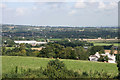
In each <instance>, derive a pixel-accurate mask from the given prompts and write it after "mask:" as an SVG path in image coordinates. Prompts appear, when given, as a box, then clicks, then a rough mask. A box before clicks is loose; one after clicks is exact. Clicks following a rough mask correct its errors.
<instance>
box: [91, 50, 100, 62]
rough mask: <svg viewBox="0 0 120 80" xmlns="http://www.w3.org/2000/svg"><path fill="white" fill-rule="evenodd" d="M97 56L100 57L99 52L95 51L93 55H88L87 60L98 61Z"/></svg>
mask: <svg viewBox="0 0 120 80" xmlns="http://www.w3.org/2000/svg"><path fill="white" fill-rule="evenodd" d="M99 58H100V54H99V53H98V52H96V54H95V55H90V57H89V60H90V61H98V59H99Z"/></svg>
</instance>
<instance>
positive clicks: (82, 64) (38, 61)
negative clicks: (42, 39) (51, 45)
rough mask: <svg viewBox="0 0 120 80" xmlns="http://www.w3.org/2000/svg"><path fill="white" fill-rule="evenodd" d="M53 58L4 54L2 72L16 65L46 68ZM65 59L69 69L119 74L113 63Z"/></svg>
mask: <svg viewBox="0 0 120 80" xmlns="http://www.w3.org/2000/svg"><path fill="white" fill-rule="evenodd" d="M50 60H52V59H48V58H37V57H20V56H2V73H9V72H10V71H11V70H12V69H15V67H16V66H18V67H23V68H26V69H27V68H31V69H37V68H40V67H43V68H46V66H47V63H48V61H50ZM61 61H64V63H65V65H66V67H67V68H68V69H72V70H74V71H78V72H79V73H80V74H81V73H82V72H85V71H86V72H89V71H90V70H91V71H93V72H94V71H102V70H103V71H104V72H106V73H108V74H111V75H112V76H116V75H117V73H118V72H117V66H116V64H112V63H102V62H90V61H82V60H70V59H61Z"/></svg>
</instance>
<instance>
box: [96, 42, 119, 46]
mask: <svg viewBox="0 0 120 80" xmlns="http://www.w3.org/2000/svg"><path fill="white" fill-rule="evenodd" d="M109 45H112V43H97V42H96V43H94V46H109ZM113 45H114V46H120V44H118V43H113Z"/></svg>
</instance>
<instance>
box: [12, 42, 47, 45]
mask: <svg viewBox="0 0 120 80" xmlns="http://www.w3.org/2000/svg"><path fill="white" fill-rule="evenodd" d="M14 42H15V43H18V44H21V43H24V44H31V45H37V44H38V45H40V44H47V42H37V41H14Z"/></svg>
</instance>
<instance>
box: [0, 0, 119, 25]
mask: <svg viewBox="0 0 120 80" xmlns="http://www.w3.org/2000/svg"><path fill="white" fill-rule="evenodd" d="M0 9H1V10H2V13H0V17H2V20H0V23H2V24H21V25H24V24H25V25H48V26H73V27H80V26H83V27H86V26H87V27H97V26H110V27H111V26H113V27H114V26H117V25H118V3H117V2H115V1H112V2H103V1H99V2H95V0H89V1H88V2H85V1H84V0H81V2H2V3H0Z"/></svg>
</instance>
